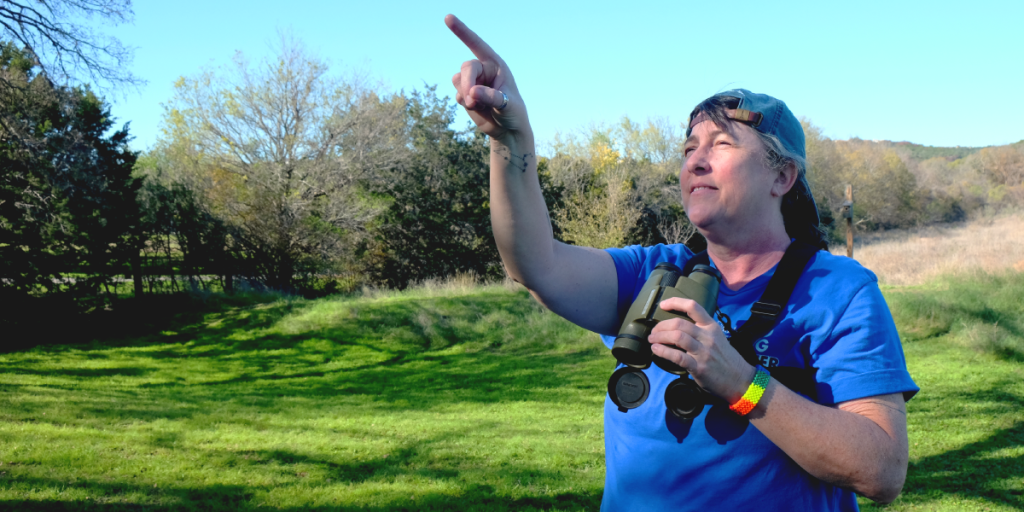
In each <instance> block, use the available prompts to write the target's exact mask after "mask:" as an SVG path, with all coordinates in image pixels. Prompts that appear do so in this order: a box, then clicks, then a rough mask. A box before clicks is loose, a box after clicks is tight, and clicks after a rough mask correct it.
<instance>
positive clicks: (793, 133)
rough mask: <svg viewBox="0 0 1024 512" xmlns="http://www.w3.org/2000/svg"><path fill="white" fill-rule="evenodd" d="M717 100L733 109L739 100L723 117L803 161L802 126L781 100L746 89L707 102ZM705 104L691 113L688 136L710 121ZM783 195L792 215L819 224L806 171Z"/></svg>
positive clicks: (717, 96) (805, 147) (804, 146)
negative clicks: (787, 198)
mask: <svg viewBox="0 0 1024 512" xmlns="http://www.w3.org/2000/svg"><path fill="white" fill-rule="evenodd" d="M716 98H717V99H721V100H725V102H726V103H727V104H728V105H729V107H732V106H733V103H735V102H736V101H737V100H738V103H736V105H735V108H725V109H724V111H723V112H722V113H723V114H725V117H727V118H729V119H732V120H734V121H739V122H741V123H744V124H746V125H748V126H750V127H752V128H754V129H755V130H757V131H759V132H761V133H764V134H768V135H774V136H775V137H776V138H777V139H779V142H781V143H782V147H783V148H785V149H786V151H788V152H790V153H792V154H794V155H797V156H799V157H800V158H802V159H805V160H806V158H807V145H806V142H805V140H804V129H803V126H801V125H800V121H798V120H797V119H796V116H794V115H793V112H791V111H790V110H789V107H787V106H786V104H785V103H783V102H782V101H781V100H779V99H777V98H773V97H771V96H768V95H767V94H757V93H754V92H750V91H748V90H746V89H733V90H731V91H725V92H720V93H718V94H715V95H714V96H712V97H711V98H708V99H716ZM729 100H733V101H729ZM707 104H708V101H707V100H705V101H703V102H701V104H700V105H697V108H695V109H693V112H692V113H690V122H689V124H688V126H689V129H688V130H687V134H689V130H692V129H693V127H694V126H697V124H698V123H700V122H702V121H707V120H710V119H711V118H710V117H708V115H707V113H706V109H707V107H706V105H707ZM786 195H787V196H790V201H791V205H792V207H793V208H792V210H791V213H792V214H795V215H798V216H799V217H801V218H802V219H806V220H807V221H808V222H810V223H811V224H812V225H813V226H817V225H818V224H819V222H820V220H819V218H818V207H817V205H815V204H814V196H812V195H811V187H810V185H809V184H808V183H807V176H806V172H801V173H800V175H799V176H798V177H797V182H796V183H795V184H794V185H793V188H792V189H790V191H789V192H788V193H787V194H786ZM785 210H787V208H785V207H784V208H783V211H785ZM789 222H790V219H787V224H788V223H789Z"/></svg>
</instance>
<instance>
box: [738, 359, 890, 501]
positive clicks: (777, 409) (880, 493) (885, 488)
mask: <svg viewBox="0 0 1024 512" xmlns="http://www.w3.org/2000/svg"><path fill="white" fill-rule="evenodd" d="M848 404H849V405H847V404H843V406H841V407H838V408H832V407H826V406H822V405H819V404H816V403H814V402H811V401H809V400H807V399H805V398H803V397H802V396H800V395H798V394H796V393H794V392H793V391H791V390H789V389H787V388H786V387H785V386H782V385H780V384H779V383H778V382H777V381H775V380H774V379H773V380H772V381H771V382H770V383H769V385H768V388H767V389H766V391H765V395H764V397H762V399H761V401H760V402H759V404H758V406H757V407H756V408H755V409H754V411H752V412H751V413H750V415H749V418H750V422H751V424H752V425H754V426H755V427H757V429H758V430H760V431H761V432H762V433H763V434H764V435H765V436H766V437H768V439H770V440H771V441H772V442H774V443H775V444H776V445H777V446H778V447H779V448H781V449H782V451H784V452H786V454H787V455H789V456H790V457H791V458H792V459H793V460H794V461H795V462H796V463H797V464H799V465H800V467H802V468H804V470H806V471H807V472H808V473H810V474H811V475H813V476H815V477H817V478H819V479H821V480H824V481H826V482H829V483H832V484H835V485H838V486H841V487H845V488H848V489H852V490H854V491H856V492H857V493H859V494H861V495H864V496H866V497H868V498H871V499H872V500H875V501H878V502H882V503H888V502H890V501H892V500H894V499H895V498H896V496H898V495H899V493H900V490H901V489H902V488H903V483H904V480H905V479H906V474H907V458H908V456H907V431H906V412H905V409H904V407H903V404H902V397H900V396H899V395H886V396H883V397H872V398H870V399H863V400H858V401H851V402H849V403H848ZM858 405H859V406H862V407H860V408H858ZM846 407H850V408H853V409H855V410H856V412H854V410H844V408H846Z"/></svg>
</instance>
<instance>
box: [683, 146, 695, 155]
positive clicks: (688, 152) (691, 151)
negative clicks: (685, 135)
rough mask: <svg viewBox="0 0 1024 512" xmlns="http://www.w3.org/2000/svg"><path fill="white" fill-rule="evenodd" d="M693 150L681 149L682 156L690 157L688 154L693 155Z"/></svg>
mask: <svg viewBox="0 0 1024 512" xmlns="http://www.w3.org/2000/svg"><path fill="white" fill-rule="evenodd" d="M694 149H695V148H685V149H683V156H690V153H693V150H694Z"/></svg>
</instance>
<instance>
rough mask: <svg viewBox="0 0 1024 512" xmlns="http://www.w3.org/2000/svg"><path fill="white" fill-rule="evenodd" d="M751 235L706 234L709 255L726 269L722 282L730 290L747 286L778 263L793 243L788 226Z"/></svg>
mask: <svg viewBox="0 0 1024 512" xmlns="http://www.w3.org/2000/svg"><path fill="white" fill-rule="evenodd" d="M747 235H749V236H747V237H745V239H744V240H736V239H735V238H736V237H721V238H716V237H708V236H707V235H705V237H706V238H707V239H708V256H709V257H710V258H711V259H712V260H713V261H714V262H715V267H717V268H718V271H719V272H721V273H722V282H723V283H725V286H726V287H728V288H729V289H730V290H739V289H740V288H743V286H744V285H746V284H747V283H749V282H750V281H753V280H754V279H756V278H757V277H758V276H760V275H761V274H764V273H765V272H767V271H768V270H770V269H771V268H772V267H774V266H775V265H777V264H778V263H779V261H780V260H782V255H783V254H785V252H786V248H788V247H789V244H790V238H789V235H788V234H786V229H785V227H784V226H780V227H779V228H776V229H769V230H765V231H762V232H760V233H757V234H754V233H747Z"/></svg>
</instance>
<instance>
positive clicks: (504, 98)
mask: <svg viewBox="0 0 1024 512" xmlns="http://www.w3.org/2000/svg"><path fill="white" fill-rule="evenodd" d="M498 92H501V91H498ZM507 106H508V96H506V95H505V93H503V92H501V106H500V107H494V108H496V109H498V110H503V109H504V108H505V107H507Z"/></svg>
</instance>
